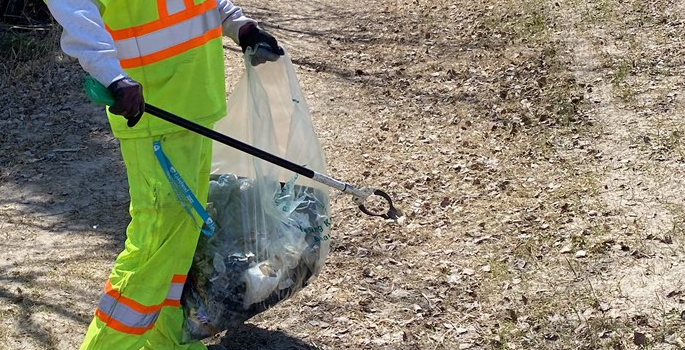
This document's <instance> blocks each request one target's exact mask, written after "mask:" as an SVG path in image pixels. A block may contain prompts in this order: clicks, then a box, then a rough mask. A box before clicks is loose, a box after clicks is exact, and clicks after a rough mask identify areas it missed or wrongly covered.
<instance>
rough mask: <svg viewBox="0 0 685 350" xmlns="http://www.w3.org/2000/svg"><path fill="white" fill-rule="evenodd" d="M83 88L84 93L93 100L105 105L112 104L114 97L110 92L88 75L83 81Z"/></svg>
mask: <svg viewBox="0 0 685 350" xmlns="http://www.w3.org/2000/svg"><path fill="white" fill-rule="evenodd" d="M83 88H84V89H86V94H88V97H90V99H91V100H92V101H93V102H95V103H97V104H99V105H107V106H111V105H113V104H114V101H115V99H114V96H112V93H111V92H110V91H109V90H107V88H106V87H105V86H104V85H102V84H100V82H99V81H97V80H95V78H93V77H88V78H87V79H86V81H85V82H84V83H83Z"/></svg>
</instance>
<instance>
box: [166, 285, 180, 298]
mask: <svg viewBox="0 0 685 350" xmlns="http://www.w3.org/2000/svg"><path fill="white" fill-rule="evenodd" d="M182 294H183V283H172V284H171V289H169V294H167V297H166V298H167V299H171V300H181V295H182Z"/></svg>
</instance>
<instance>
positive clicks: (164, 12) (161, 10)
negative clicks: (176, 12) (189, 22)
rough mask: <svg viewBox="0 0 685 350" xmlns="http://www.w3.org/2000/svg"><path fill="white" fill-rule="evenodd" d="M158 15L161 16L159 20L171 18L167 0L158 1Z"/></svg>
mask: <svg viewBox="0 0 685 350" xmlns="http://www.w3.org/2000/svg"><path fill="white" fill-rule="evenodd" d="M148 1H151V0H148ZM157 13H158V14H159V18H165V17H167V16H169V10H168V9H167V7H166V0H157Z"/></svg>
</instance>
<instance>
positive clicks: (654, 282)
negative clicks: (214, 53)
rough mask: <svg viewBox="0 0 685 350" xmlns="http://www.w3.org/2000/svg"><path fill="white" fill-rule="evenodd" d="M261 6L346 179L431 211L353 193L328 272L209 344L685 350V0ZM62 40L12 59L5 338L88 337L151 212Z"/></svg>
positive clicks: (338, 219) (1, 100)
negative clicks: (138, 219)
mask: <svg viewBox="0 0 685 350" xmlns="http://www.w3.org/2000/svg"><path fill="white" fill-rule="evenodd" d="M240 5H242V6H243V7H244V8H245V10H246V11H247V12H248V13H249V14H250V15H252V16H253V17H254V18H257V19H259V20H261V21H262V22H263V24H262V25H263V26H264V27H265V28H268V29H269V30H270V31H271V32H273V33H274V34H275V35H276V36H277V37H278V38H279V40H280V41H281V42H283V44H284V45H285V46H286V47H287V48H288V50H289V51H290V53H291V55H292V57H293V61H294V63H295V64H296V66H297V73H298V76H299V77H300V79H301V83H302V88H303V90H304V91H305V93H306V94H307V99H308V103H309V104H310V107H311V109H312V115H313V116H314V119H315V120H314V123H315V128H316V130H317V133H318V135H319V137H320V140H321V142H322V144H323V146H324V149H325V151H326V154H327V157H328V165H329V174H330V175H332V176H333V177H335V178H339V179H341V180H344V181H346V182H350V183H353V184H358V185H369V186H376V187H379V188H383V189H385V190H387V191H388V192H389V193H390V194H391V195H392V196H393V198H394V199H395V200H396V201H397V204H398V205H399V206H401V208H402V209H403V210H404V212H405V214H407V220H406V222H405V224H403V225H399V224H396V223H392V222H385V221H383V220H375V219H370V218H367V217H365V216H363V214H361V213H359V212H358V211H357V209H356V208H355V207H354V205H353V204H352V202H351V200H350V198H349V197H348V196H346V195H340V194H337V193H334V192H332V194H333V197H332V198H333V219H334V224H335V226H334V229H333V239H334V240H333V243H332V252H331V255H330V257H329V259H328V261H327V264H326V266H325V267H324V270H323V271H322V273H321V275H320V276H319V278H318V279H316V280H315V281H314V283H313V284H312V285H310V286H308V287H307V288H305V289H304V290H303V291H301V292H300V293H299V294H298V295H296V296H295V297H294V298H292V299H290V300H288V301H286V302H283V303H282V304H280V305H278V306H276V307H274V308H273V309H272V310H269V311H268V312H266V313H263V314H262V315H259V316H258V317H255V318H254V319H252V320H251V321H250V322H249V323H248V324H247V325H245V327H242V328H240V329H236V330H231V331H229V332H227V333H226V334H221V335H219V336H217V337H216V338H215V339H208V341H209V342H212V343H214V342H221V343H222V344H225V345H226V346H227V347H229V349H346V348H360V349H381V350H389V349H403V350H404V349H431V350H433V349H449V350H453V349H515V348H528V349H634V348H651V349H682V348H685V343H684V342H683V338H685V334H684V333H683V329H684V328H683V326H685V321H684V316H683V315H684V314H685V307H684V306H683V303H685V290H684V287H683V279H684V278H685V275H684V273H683V271H684V270H683V266H684V265H683V264H685V254H684V253H683V249H682V246H683V230H682V227H683V218H684V215H683V210H682V208H683V199H682V195H681V192H682V190H683V183H682V180H681V179H682V174H683V170H684V167H683V164H685V160H684V159H685V158H684V156H683V155H684V154H685V152H684V148H683V143H682V141H681V140H682V132H683V124H682V123H683V122H682V119H683V118H682V116H683V98H682V96H681V90H682V87H683V84H684V81H683V67H684V65H683V58H682V55H680V53H682V52H683V42H685V41H684V38H683V35H684V34H683V30H682V29H683V28H682V26H683V23H685V22H684V21H683V15H682V5H681V4H679V3H678V2H674V1H666V0H657V1H652V2H644V1H637V0H634V1H622V2H618V1H612V0H592V1H575V0H569V1H537V0H508V1H481V2H471V1H461V0H457V1H451V2H450V1H443V2H438V1H433V0H427V1H399V0H398V1H393V0H377V1H365V2H353V1H349V0H341V1H336V2H329V1H306V2H296V1H281V2H265V1H252V0H250V1H245V2H242V3H240ZM0 30H1V29H0ZM5 33H6V32H0V35H4V34H5ZM52 42H53V43H54V40H53V41H52ZM226 45H227V47H229V48H231V50H228V51H227V53H226V60H227V63H228V67H227V73H228V76H229V79H228V80H227V84H228V86H229V88H230V87H231V86H232V84H233V83H235V81H236V80H237V74H239V72H240V58H239V53H238V52H237V51H235V50H233V48H234V45H232V44H231V43H229V42H226ZM48 52H50V53H49V54H45V55H42V56H41V58H40V59H33V58H32V59H31V60H29V61H27V62H22V63H21V64H13V63H12V62H13V61H11V60H6V61H5V62H4V63H0V73H2V76H0V78H1V79H0V106H1V107H2V108H0V110H1V111H2V113H3V115H2V117H0V130H2V132H0V237H2V238H3V240H2V242H1V243H0V247H1V249H0V349H5V348H7V349H17V348H19V349H27V350H30V349H73V348H76V347H77V346H78V344H79V343H80V341H81V338H82V336H83V334H84V333H85V329H86V327H87V323H88V322H89V321H90V319H91V315H92V312H93V308H94V306H95V303H96V300H97V298H98V295H99V293H100V290H101V288H102V284H103V282H104V281H105V279H106V276H107V274H108V273H109V269H110V267H111V264H112V262H113V261H114V258H115V257H116V254H117V253H118V252H119V250H120V249H122V246H123V240H124V229H125V227H126V224H127V220H128V218H127V206H128V194H127V188H126V186H127V185H126V180H125V174H124V169H123V163H122V161H121V158H120V155H119V153H118V145H117V141H116V139H114V138H113V137H112V136H111V134H110V132H109V129H108V125H107V122H106V119H105V117H104V115H103V113H102V111H101V109H100V108H99V107H97V106H94V105H92V104H90V103H89V102H88V101H87V99H86V97H85V96H84V94H83V92H82V91H81V89H80V83H81V81H82V80H83V78H84V76H83V73H82V72H81V71H80V69H79V68H78V67H77V65H76V63H75V62H73V60H70V59H67V58H64V57H63V56H61V55H60V54H58V53H52V52H53V51H50V50H48Z"/></svg>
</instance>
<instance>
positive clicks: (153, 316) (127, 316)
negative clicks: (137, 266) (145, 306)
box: [98, 294, 159, 328]
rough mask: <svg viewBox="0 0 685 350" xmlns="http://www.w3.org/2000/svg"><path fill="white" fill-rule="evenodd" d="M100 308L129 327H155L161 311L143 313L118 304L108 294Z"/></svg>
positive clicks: (101, 299)
mask: <svg viewBox="0 0 685 350" xmlns="http://www.w3.org/2000/svg"><path fill="white" fill-rule="evenodd" d="M98 308H99V309H100V311H102V312H104V313H106V314H107V315H109V316H111V317H112V318H113V319H115V320H117V321H119V322H121V323H123V324H125V325H127V326H129V327H137V328H145V327H149V326H151V325H153V324H154V323H155V321H157V317H159V310H158V311H156V312H152V313H148V314H145V313H141V312H138V311H135V310H133V309H131V308H130V307H128V306H126V305H124V304H122V303H119V302H117V300H116V299H114V298H113V297H112V296H110V295H108V294H104V295H103V296H102V298H100V304H99V305H98Z"/></svg>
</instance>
